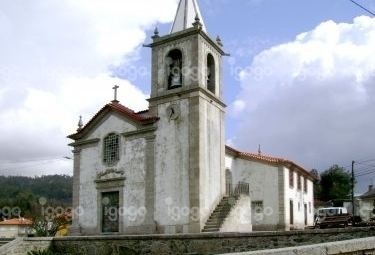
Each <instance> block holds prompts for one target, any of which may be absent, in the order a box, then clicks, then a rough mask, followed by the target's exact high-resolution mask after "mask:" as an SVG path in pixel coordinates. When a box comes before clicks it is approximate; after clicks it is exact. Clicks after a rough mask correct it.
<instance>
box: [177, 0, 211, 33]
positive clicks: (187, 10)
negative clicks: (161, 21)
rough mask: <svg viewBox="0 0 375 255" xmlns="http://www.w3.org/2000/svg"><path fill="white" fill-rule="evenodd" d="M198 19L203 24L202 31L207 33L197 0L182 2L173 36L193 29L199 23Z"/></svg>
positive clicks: (179, 5)
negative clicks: (194, 24)
mask: <svg viewBox="0 0 375 255" xmlns="http://www.w3.org/2000/svg"><path fill="white" fill-rule="evenodd" d="M196 18H198V20H199V21H200V23H201V24H202V30H203V31H205V32H207V31H206V26H205V25H204V21H203V18H202V15H201V12H200V10H199V6H198V3H197V0H180V3H179V4H178V9H177V13H176V17H175V19H174V22H173V25H172V28H171V34H172V33H176V32H180V31H183V30H185V29H188V28H190V27H193V23H195V22H196V21H197V20H196Z"/></svg>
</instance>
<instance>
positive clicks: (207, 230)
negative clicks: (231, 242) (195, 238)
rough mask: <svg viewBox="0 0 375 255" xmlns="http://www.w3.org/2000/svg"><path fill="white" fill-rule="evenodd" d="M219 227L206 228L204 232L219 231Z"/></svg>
mask: <svg viewBox="0 0 375 255" xmlns="http://www.w3.org/2000/svg"><path fill="white" fill-rule="evenodd" d="M219 230H220V229H219V228H205V229H203V231H202V232H219Z"/></svg>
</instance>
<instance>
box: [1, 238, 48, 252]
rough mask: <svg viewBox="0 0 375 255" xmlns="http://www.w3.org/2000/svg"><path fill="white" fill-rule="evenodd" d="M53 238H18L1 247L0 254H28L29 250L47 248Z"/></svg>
mask: <svg viewBox="0 0 375 255" xmlns="http://www.w3.org/2000/svg"><path fill="white" fill-rule="evenodd" d="M51 243H52V238H17V239H15V240H14V241H12V242H10V243H7V244H5V245H3V246H1V247H0V255H26V254H27V252H29V251H34V250H46V249H48V248H49V247H50V246H51Z"/></svg>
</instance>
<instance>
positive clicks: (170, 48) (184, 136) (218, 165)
mask: <svg viewBox="0 0 375 255" xmlns="http://www.w3.org/2000/svg"><path fill="white" fill-rule="evenodd" d="M152 39H153V42H152V43H151V44H150V45H149V46H150V47H151V48H152V88H151V97H150V99H149V104H150V112H151V113H152V114H154V115H156V116H158V118H159V121H158V122H157V127H156V131H155V132H156V138H155V163H154V164H155V170H154V173H155V221H156V224H157V225H158V227H159V229H160V230H161V232H164V233H198V232H201V230H202V229H203V227H204V224H205V222H206V220H207V219H208V217H209V215H210V213H211V212H212V210H213V209H214V208H215V207H216V205H217V204H218V203H219V201H220V200H221V198H222V196H223V194H224V192H225V162H224V160H225V139H224V110H225V104H224V103H223V101H222V94H223V93H222V92H223V86H222V57H223V56H224V55H225V53H224V51H223V48H222V46H223V45H222V44H221V41H220V39H219V38H217V39H215V40H213V39H212V38H211V37H210V36H209V35H208V33H207V30H206V26H205V24H204V21H203V18H202V15H201V12H200V10H199V6H198V3H197V0H181V1H180V3H179V5H178V10H177V13H176V17H175V20H174V22H173V24H172V28H171V31H170V34H168V35H165V36H160V35H159V32H158V30H157V29H155V32H154V36H153V37H152Z"/></svg>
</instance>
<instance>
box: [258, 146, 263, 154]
mask: <svg viewBox="0 0 375 255" xmlns="http://www.w3.org/2000/svg"><path fill="white" fill-rule="evenodd" d="M258 155H259V156H260V155H262V150H261V148H260V144H259V146H258Z"/></svg>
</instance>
